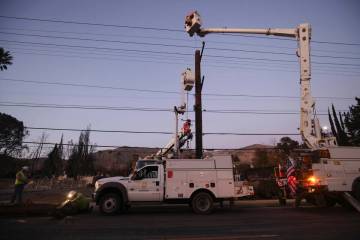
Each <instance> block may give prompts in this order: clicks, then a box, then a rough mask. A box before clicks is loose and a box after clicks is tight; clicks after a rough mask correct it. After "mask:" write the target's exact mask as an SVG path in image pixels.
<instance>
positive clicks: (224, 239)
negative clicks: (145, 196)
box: [150, 234, 280, 240]
mask: <svg viewBox="0 0 360 240" xmlns="http://www.w3.org/2000/svg"><path fill="white" fill-rule="evenodd" d="M277 237H280V235H277V234H259V235H241V236H162V237H160V238H158V237H156V238H150V239H166V240H241V239H257V238H277Z"/></svg>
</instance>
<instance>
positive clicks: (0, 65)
mask: <svg viewBox="0 0 360 240" xmlns="http://www.w3.org/2000/svg"><path fill="white" fill-rule="evenodd" d="M12 60H13V57H12V56H11V54H10V53H9V51H5V49H4V48H0V70H1V71H4V70H7V65H11V64H12Z"/></svg>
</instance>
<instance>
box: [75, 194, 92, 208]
mask: <svg viewBox="0 0 360 240" xmlns="http://www.w3.org/2000/svg"><path fill="white" fill-rule="evenodd" d="M74 202H75V205H76V207H77V208H78V209H79V210H86V209H88V208H89V203H90V200H89V199H88V198H86V197H85V196H84V195H82V194H81V193H78V194H77V196H76V198H75V199H74Z"/></svg>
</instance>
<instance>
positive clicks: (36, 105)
mask: <svg viewBox="0 0 360 240" xmlns="http://www.w3.org/2000/svg"><path fill="white" fill-rule="evenodd" d="M0 106H5V107H30V108H51V109H82V110H112V111H141V112H173V110H172V109H166V108H162V109H161V108H145V107H112V106H85V105H60V104H39V103H16V102H0ZM340 111H342V110H340ZM187 112H193V111H187ZM203 112H204V113H221V114H258V115H298V114H300V113H299V112H298V111H288V110H287V111H280V110H276V111H272V110H259V109H257V110H256V109H228V110H224V109H223V110H211V109H209V110H207V109H204V110H203ZM343 112H345V111H343ZM318 115H327V113H318Z"/></svg>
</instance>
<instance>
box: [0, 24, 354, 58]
mask: <svg viewBox="0 0 360 240" xmlns="http://www.w3.org/2000/svg"><path fill="white" fill-rule="evenodd" d="M0 34H9V35H18V36H30V37H42V38H55V39H67V40H80V41H95V42H108V43H122V44H134V45H148V46H162V47H179V48H191V49H197V47H194V46H189V45H177V44H164V43H149V42H135V41H119V40H108V39H94V38H78V37H64V36H49V35H39V34H25V33H12V32H1V31H0ZM206 49H207V50H217V51H230V52H246V53H261V54H274V55H286V56H294V55H295V53H284V52H274V51H259V50H246V49H232V48H215V47H207V48H206ZM311 56H312V57H319V58H332V59H350V60H359V59H360V58H359V57H347V56H331V55H317V54H312V55H311Z"/></svg>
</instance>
